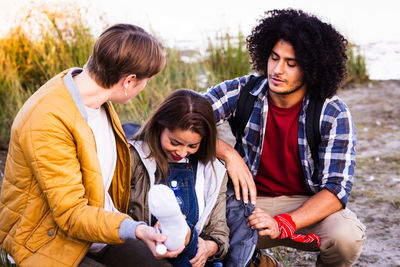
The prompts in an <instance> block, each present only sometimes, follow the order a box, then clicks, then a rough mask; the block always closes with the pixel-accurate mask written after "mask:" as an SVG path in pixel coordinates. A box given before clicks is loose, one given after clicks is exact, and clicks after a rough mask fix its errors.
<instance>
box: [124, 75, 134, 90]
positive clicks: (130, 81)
mask: <svg viewBox="0 0 400 267" xmlns="http://www.w3.org/2000/svg"><path fill="white" fill-rule="evenodd" d="M122 80H123V81H122V84H123V86H124V88H130V87H134V86H135V85H136V82H137V78H136V74H129V75H127V76H125V77H124V78H122Z"/></svg>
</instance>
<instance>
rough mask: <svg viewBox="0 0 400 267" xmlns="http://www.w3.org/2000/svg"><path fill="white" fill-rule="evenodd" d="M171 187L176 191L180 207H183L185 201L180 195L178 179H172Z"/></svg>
mask: <svg viewBox="0 0 400 267" xmlns="http://www.w3.org/2000/svg"><path fill="white" fill-rule="evenodd" d="M171 189H172V191H174V194H175V197H176V202H178V204H179V207H181V208H182V205H183V201H182V199H181V197H180V196H179V194H178V193H179V186H178V181H176V180H172V181H171Z"/></svg>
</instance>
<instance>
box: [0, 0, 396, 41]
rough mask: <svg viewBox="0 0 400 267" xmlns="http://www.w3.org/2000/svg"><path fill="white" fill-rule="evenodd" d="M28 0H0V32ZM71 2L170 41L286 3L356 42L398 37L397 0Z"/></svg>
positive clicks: (247, 22)
mask: <svg viewBox="0 0 400 267" xmlns="http://www.w3.org/2000/svg"><path fill="white" fill-rule="evenodd" d="M30 1H32V0H30ZM46 1H47V2H53V3H57V2H68V3H74V2H75V1H74V0H46ZM27 2H29V0H18V1H15V0H14V1H11V0H0V25H1V26H0V30H1V31H4V30H5V29H6V28H7V27H9V25H10V24H11V23H12V18H13V17H15V16H16V14H17V13H18V10H19V8H20V6H24V5H26V3H27ZM33 2H35V1H33ZM36 2H37V1H36ZM75 4H77V5H79V6H89V7H90V14H91V16H93V17H96V16H99V15H105V16H106V19H107V20H108V21H109V22H110V24H114V23H117V22H128V23H134V24H138V25H140V26H142V27H143V28H145V29H146V30H150V28H151V29H152V30H153V31H155V33H157V35H159V36H160V37H162V38H163V39H166V40H167V41H168V42H171V43H174V42H179V41H184V40H185V41H186V40H187V41H188V42H191V41H192V40H196V41H201V40H203V41H204V42H205V41H206V39H207V37H214V36H215V33H216V32H217V31H221V32H232V33H237V32H238V31H239V30H241V31H242V32H243V33H244V34H245V35H247V34H249V33H250V30H251V28H252V27H254V26H255V25H256V23H257V19H258V18H260V16H261V15H262V14H263V12H264V11H266V10H269V9H275V8H287V7H293V8H300V9H303V10H304V11H307V12H310V13H313V14H315V15H317V16H318V17H320V18H321V19H322V20H324V21H327V22H330V23H332V24H333V25H334V26H335V27H336V28H337V29H338V30H339V31H340V32H342V33H343V34H344V35H345V36H346V37H347V38H348V39H349V40H350V41H352V42H355V43H366V42H374V41H379V40H399V39H400V16H399V14H398V13H399V11H400V1H399V0H373V1H371V0H329V1H328V0H277V1H268V0H248V1H243V0H241V1H239V0H200V1H188V0H141V1H138V0H86V1H76V2H75Z"/></svg>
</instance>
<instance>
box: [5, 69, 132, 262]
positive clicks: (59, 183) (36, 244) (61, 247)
mask: <svg viewBox="0 0 400 267" xmlns="http://www.w3.org/2000/svg"><path fill="white" fill-rule="evenodd" d="M67 72H68V70H66V71H64V72H62V73H60V74H59V75H57V76H56V77H54V78H53V79H51V80H50V81H48V82H47V83H46V84H45V85H43V86H42V87H41V88H40V89H39V90H37V91H36V92H35V93H34V94H33V95H32V96H31V97H30V98H29V99H28V100H27V101H26V103H25V104H24V106H23V107H22V108H21V110H20V111H19V113H18V115H17V116H16V118H15V120H14V123H13V126H12V133H11V140H10V143H9V150H8V156H7V162H6V169H5V176H4V181H3V185H2V190H1V200H0V244H1V247H2V249H4V250H5V251H7V252H8V253H9V254H10V255H11V256H12V257H13V258H14V260H15V261H16V263H17V264H18V265H19V266H77V265H78V264H79V263H80V261H81V260H82V258H83V257H84V256H85V254H86V253H87V251H88V248H89V246H90V244H91V242H103V243H109V244H118V243H122V242H123V241H122V240H121V239H120V238H119V235H118V229H119V225H120V223H121V221H122V220H123V219H125V218H127V217H128V216H127V215H126V214H123V213H111V212H106V211H104V210H103V208H102V207H103V205H104V186H103V180H102V175H101V171H100V165H99V162H98V159H97V154H96V143H95V139H94V135H93V133H92V131H91V129H90V127H89V126H88V124H87V123H86V121H85V120H84V117H83V116H82V114H81V113H80V111H79V110H82V108H83V106H82V104H81V103H82V101H77V98H76V96H77V95H79V93H78V92H77V90H76V91H75V92H71V91H70V90H71V89H68V88H67V87H66V86H65V84H64V82H63V77H64V76H65V75H66V74H67ZM77 93H78V94H77ZM73 95H75V98H73V97H72V96H73ZM79 97H80V96H79ZM79 97H78V98H79ZM79 99H80V98H79ZM105 107H106V110H107V111H108V114H109V117H110V119H111V122H112V126H113V128H114V133H115V138H116V145H117V155H118V158H117V164H116V168H115V173H114V177H113V180H112V184H111V187H110V190H109V193H110V195H111V197H112V199H113V201H114V204H115V207H116V208H117V209H119V210H120V211H122V212H126V211H127V206H128V202H129V188H130V175H129V174H130V153H129V148H128V145H127V143H126V139H125V137H124V134H123V130H122V127H121V124H120V122H119V120H118V117H117V115H116V113H115V111H114V109H113V107H112V105H111V104H110V103H106V104H105Z"/></svg>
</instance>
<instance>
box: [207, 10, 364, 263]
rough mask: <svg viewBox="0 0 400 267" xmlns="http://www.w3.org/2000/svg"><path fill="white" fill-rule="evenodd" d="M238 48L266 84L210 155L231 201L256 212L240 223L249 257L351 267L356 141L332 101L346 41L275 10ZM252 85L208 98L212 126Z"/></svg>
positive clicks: (355, 239) (355, 235) (237, 82)
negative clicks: (315, 127) (294, 256)
mask: <svg viewBox="0 0 400 267" xmlns="http://www.w3.org/2000/svg"><path fill="white" fill-rule="evenodd" d="M247 46H248V50H249V53H250V57H251V64H252V67H253V69H254V70H255V71H256V72H257V73H258V74H259V75H260V76H264V77H265V78H264V79H262V80H261V82H259V83H258V84H257V85H255V86H254V88H252V90H251V91H250V94H251V95H253V96H255V97H256V100H255V102H254V106H253V107H252V111H251V115H250V119H249V121H248V123H247V125H246V127H245V129H244V132H243V136H242V137H241V139H240V141H239V142H238V143H237V144H236V150H235V149H234V148H232V147H231V146H230V145H228V144H227V143H225V142H223V141H221V140H219V142H218V149H217V150H218V151H217V153H218V156H219V157H220V158H221V159H223V160H224V161H225V162H226V166H227V169H228V172H229V174H230V177H231V181H232V185H233V188H234V194H235V196H236V198H237V199H238V200H239V199H240V191H242V194H243V201H244V202H245V203H247V202H248V199H249V196H250V200H251V203H252V204H253V205H254V206H255V209H254V211H253V212H252V213H251V215H250V216H248V218H247V220H248V225H249V226H250V227H251V228H252V229H255V230H257V231H258V237H259V238H258V242H257V248H269V247H274V246H290V247H294V248H298V249H301V250H311V251H320V254H319V256H318V260H317V266H320V265H323V266H351V265H352V264H353V263H354V262H355V261H356V260H357V258H358V257H359V255H360V253H361V250H362V246H363V244H364V241H365V226H364V225H363V224H362V223H361V222H360V221H359V220H358V219H357V217H356V215H355V214H354V213H353V212H351V211H350V210H349V209H348V208H346V203H347V200H348V197H349V195H350V191H351V188H352V184H353V174H354V167H355V143H356V132H355V127H354V123H353V120H352V117H351V114H350V111H349V109H348V107H347V106H346V105H345V103H343V101H342V100H341V99H340V98H339V97H338V96H337V95H336V91H337V90H338V88H339V86H340V85H341V83H342V82H343V80H344V78H345V76H346V60H347V56H346V48H347V41H346V40H345V38H344V37H343V36H342V35H341V34H340V33H338V32H337V30H335V29H334V28H333V26H332V25H330V24H328V23H324V22H322V21H321V20H320V19H318V18H317V17H315V16H313V15H310V14H307V13H305V12H303V11H301V10H293V9H284V10H272V11H268V12H266V13H265V17H264V18H263V19H261V20H260V23H259V24H258V25H257V26H256V27H255V28H254V29H253V31H252V33H251V35H250V36H249V37H248V38H247ZM251 77H252V76H250V75H248V76H244V77H240V78H236V79H233V80H230V81H225V82H223V83H221V84H219V85H217V86H215V87H211V88H209V89H208V90H207V93H206V94H205V96H206V97H207V98H208V99H209V101H210V102H211V103H212V105H213V108H214V112H215V116H216V118H217V121H218V122H219V123H222V122H223V121H225V120H228V119H230V118H231V117H232V116H234V115H235V111H236V110H237V102H238V98H239V94H240V91H241V89H242V88H243V87H245V85H246V84H247V83H248V82H249V80H250V79H251ZM311 98H315V99H320V101H323V106H322V111H321V115H320V117H319V118H315V119H316V120H319V130H320V137H321V142H320V144H319V146H318V160H317V162H314V160H313V158H312V155H311V147H310V146H309V144H308V142H307V138H306V114H307V108H308V107H309V104H310V99H311ZM314 166H317V168H315V169H314ZM314 170H315V172H316V173H315V174H314ZM313 174H314V175H313ZM256 200H257V204H256ZM228 224H229V221H228ZM231 234H235V233H231ZM231 238H232V237H231Z"/></svg>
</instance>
